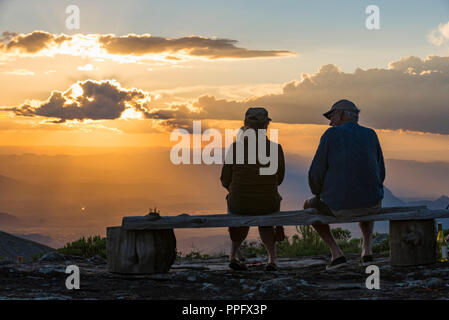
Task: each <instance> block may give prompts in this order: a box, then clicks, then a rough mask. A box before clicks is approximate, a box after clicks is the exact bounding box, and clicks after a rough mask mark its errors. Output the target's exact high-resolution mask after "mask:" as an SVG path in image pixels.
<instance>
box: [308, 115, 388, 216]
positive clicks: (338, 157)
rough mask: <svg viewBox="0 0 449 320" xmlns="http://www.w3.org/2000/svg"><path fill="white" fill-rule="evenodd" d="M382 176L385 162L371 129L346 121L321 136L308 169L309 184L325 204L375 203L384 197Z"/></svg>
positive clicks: (347, 206)
mask: <svg viewBox="0 0 449 320" xmlns="http://www.w3.org/2000/svg"><path fill="white" fill-rule="evenodd" d="M384 180H385V164H384V159H383V155H382V149H381V147H380V143H379V139H378V138H377V135H376V132H375V131H374V130H372V129H370V128H365V127H363V126H360V125H358V124H357V123H352V122H347V123H345V124H343V125H340V126H335V127H331V128H329V129H327V130H326V132H324V134H323V135H322V136H321V140H320V144H319V146H318V149H317V151H316V154H315V157H314V158H313V161H312V164H311V166H310V169H309V185H310V189H311V191H312V193H313V194H314V195H319V196H320V198H321V200H322V201H323V202H324V203H325V204H326V205H327V206H328V207H330V208H331V209H333V210H341V209H356V208H366V207H371V206H374V205H376V204H377V203H378V202H379V201H380V200H381V199H382V198H383V195H384V191H383V182H384Z"/></svg>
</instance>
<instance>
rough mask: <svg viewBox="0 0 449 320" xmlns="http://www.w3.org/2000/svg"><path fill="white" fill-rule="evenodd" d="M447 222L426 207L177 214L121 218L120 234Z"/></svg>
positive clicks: (444, 215)
mask: <svg viewBox="0 0 449 320" xmlns="http://www.w3.org/2000/svg"><path fill="white" fill-rule="evenodd" d="M436 218H449V210H429V209H427V207H426V206H415V207H388V208H382V209H381V211H380V212H379V213H378V214H375V215H369V216H360V217H351V218H345V219H337V218H335V217H331V216H325V215H320V214H317V211H316V210H315V209H306V210H295V211H281V212H277V213H273V214H267V215H260V216H237V215H229V214H215V215H196V216H190V215H188V214H181V215H178V216H163V217H161V219H159V220H156V221H151V220H149V219H148V218H147V217H146V216H137V217H124V218H123V221H122V228H123V229H124V230H163V229H177V228H217V227H240V226H296V225H312V224H336V223H351V222H362V221H385V220H427V219H436Z"/></svg>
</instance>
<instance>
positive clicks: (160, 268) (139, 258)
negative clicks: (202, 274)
mask: <svg viewBox="0 0 449 320" xmlns="http://www.w3.org/2000/svg"><path fill="white" fill-rule="evenodd" d="M106 238H107V240H106V250H107V258H108V270H109V272H114V273H124V274H152V273H167V272H168V271H169V269H170V267H171V265H172V264H173V262H174V261H175V259H176V238H175V234H174V232H173V229H167V230H144V231H127V230H122V228H121V227H108V228H107V230H106Z"/></svg>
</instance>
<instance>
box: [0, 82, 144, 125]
mask: <svg viewBox="0 0 449 320" xmlns="http://www.w3.org/2000/svg"><path fill="white" fill-rule="evenodd" d="M149 100H151V97H150V96H149V95H148V94H147V93H146V92H144V91H142V90H138V89H124V88H122V87H121V86H120V84H119V83H118V82H116V81H113V80H103V81H94V80H86V81H80V82H77V83H76V84H74V85H72V86H71V87H70V88H69V89H68V90H66V91H65V92H60V91H53V92H52V93H51V95H50V97H49V99H48V100H47V101H44V102H40V103H38V105H37V106H32V105H30V104H23V105H21V106H20V107H14V108H3V109H2V111H12V112H14V113H15V114H16V115H19V116H28V117H34V116H41V117H47V118H53V119H56V120H55V122H57V123H62V122H65V121H66V120H87V119H90V120H106V119H117V118H119V117H120V116H121V115H122V113H123V112H124V111H125V110H127V109H129V108H133V109H134V110H137V111H140V112H145V111H146V109H145V104H146V103H148V101H149Z"/></svg>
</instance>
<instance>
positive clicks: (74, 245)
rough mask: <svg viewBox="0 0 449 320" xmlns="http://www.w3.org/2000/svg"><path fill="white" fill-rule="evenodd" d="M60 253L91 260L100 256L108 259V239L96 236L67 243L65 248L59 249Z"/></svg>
mask: <svg viewBox="0 0 449 320" xmlns="http://www.w3.org/2000/svg"><path fill="white" fill-rule="evenodd" d="M58 252H59V253H62V254H69V255H74V256H81V257H84V258H90V257H93V256H96V255H99V256H100V257H102V258H105V259H106V238H101V237H100V236H94V237H89V238H87V239H86V238H84V237H82V238H81V239H79V240H77V241H74V242H69V243H67V244H66V245H65V246H64V248H61V249H58Z"/></svg>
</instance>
